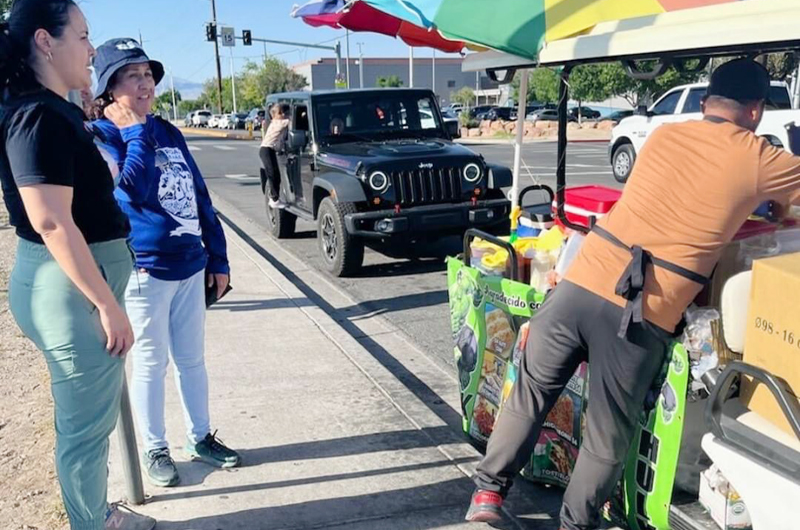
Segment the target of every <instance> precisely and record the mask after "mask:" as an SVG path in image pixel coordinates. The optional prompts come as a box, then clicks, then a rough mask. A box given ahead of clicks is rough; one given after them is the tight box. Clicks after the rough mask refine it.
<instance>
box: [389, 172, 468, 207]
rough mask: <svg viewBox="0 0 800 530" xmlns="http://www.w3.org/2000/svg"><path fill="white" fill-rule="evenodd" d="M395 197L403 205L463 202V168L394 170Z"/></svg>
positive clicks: (392, 179)
mask: <svg viewBox="0 0 800 530" xmlns="http://www.w3.org/2000/svg"><path fill="white" fill-rule="evenodd" d="M390 175H391V181H392V186H393V187H394V192H395V199H396V200H397V202H398V203H399V204H400V205H401V206H410V205H417V204H438V203H443V202H461V169H460V168H454V167H450V168H437V169H415V170H413V171H392V172H391V174H390Z"/></svg>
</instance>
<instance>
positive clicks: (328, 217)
mask: <svg viewBox="0 0 800 530" xmlns="http://www.w3.org/2000/svg"><path fill="white" fill-rule="evenodd" d="M351 213H356V205H355V204H353V203H352V202H344V203H336V202H334V201H333V199H331V198H330V197H325V198H324V199H323V200H322V203H320V205H319V213H318V215H317V244H318V246H319V253H320V256H321V257H322V263H323V265H324V267H325V270H327V271H328V272H330V273H331V274H333V275H334V276H340V277H341V276H350V275H352V274H353V273H355V272H356V271H358V270H359V269H360V268H361V264H362V263H363V262H364V242H363V241H361V240H359V239H358V238H356V237H353V236H351V235H350V234H349V233H348V232H347V227H346V226H345V221H344V217H345V215H347V214H351Z"/></svg>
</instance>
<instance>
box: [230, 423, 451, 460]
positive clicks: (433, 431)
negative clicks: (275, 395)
mask: <svg viewBox="0 0 800 530" xmlns="http://www.w3.org/2000/svg"><path fill="white" fill-rule="evenodd" d="M454 438H455V439H454ZM454 441H455V442H464V441H465V440H464V438H463V437H460V436H453V432H452V429H450V427H447V426H442V427H428V428H423V429H410V430H406V431H390V432H378V433H374V434H366V435H361V436H349V437H346V438H334V439H331V440H319V441H315V442H301V443H297V444H291V445H283V446H279V447H263V448H260V449H249V450H248V449H244V450H242V451H240V453H241V455H242V462H243V463H244V465H245V466H257V465H260V464H269V463H277V462H294V461H298V460H313V459H318V458H335V457H340V456H352V455H363V454H369V453H378V452H382V451H404V450H408V449H419V448H424V447H436V446H438V445H445V444H449V443H453V442H454Z"/></svg>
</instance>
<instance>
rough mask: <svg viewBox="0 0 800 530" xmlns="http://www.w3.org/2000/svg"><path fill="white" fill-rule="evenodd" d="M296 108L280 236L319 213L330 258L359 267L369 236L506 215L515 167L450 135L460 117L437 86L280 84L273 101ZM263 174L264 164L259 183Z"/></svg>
mask: <svg viewBox="0 0 800 530" xmlns="http://www.w3.org/2000/svg"><path fill="white" fill-rule="evenodd" d="M274 104H287V105H289V106H290V107H291V109H292V114H291V127H290V130H289V136H288V139H287V142H286V149H285V152H283V153H279V154H278V161H279V165H280V167H281V174H282V179H281V199H282V201H283V202H284V203H285V205H286V207H285V209H273V208H270V207H269V204H268V203H269V201H268V199H267V195H266V194H265V204H267V217H268V225H269V227H270V230H271V232H272V234H273V235H274V236H275V237H278V238H288V237H291V236H292V235H293V233H294V229H295V222H296V221H297V218H298V217H300V218H302V219H306V220H309V221H316V223H317V240H318V242H319V249H320V253H321V255H322V258H323V262H324V264H325V267H326V268H327V270H328V271H329V272H331V273H332V274H334V275H336V276H345V275H348V274H352V273H354V272H356V271H357V270H358V269H359V268H360V267H361V264H362V261H363V258H364V245H365V244H370V245H371V246H380V245H381V244H384V245H386V244H387V243H388V244H390V245H392V246H395V245H396V244H397V243H401V244H402V243H409V242H414V241H418V240H421V239H424V238H430V237H438V236H441V235H446V234H453V233H458V234H461V233H463V232H464V230H466V229H467V228H470V227H482V228H484V229H492V228H493V227H496V226H504V225H505V224H506V223H507V222H508V216H509V213H510V203H509V201H508V199H507V198H506V197H505V195H504V194H503V191H502V189H501V188H503V187H507V186H510V185H511V171H510V170H509V169H508V168H505V167H501V166H495V165H492V164H487V163H486V162H485V161H484V160H483V157H481V156H480V155H477V154H475V153H474V152H472V151H471V150H470V149H468V148H466V147H464V146H461V145H457V144H454V143H452V142H451V139H452V138H453V137H454V136H457V134H458V130H457V129H458V123H457V122H454V123H452V125H448V127H447V129H450V130H446V128H445V124H444V123H445V122H444V120H443V119H442V115H441V113H440V110H439V107H438V105H437V104H436V97H435V96H434V94H433V93H432V92H431V91H430V90H418V89H373V90H348V91H342V90H340V91H330V92H295V93H285V94H273V95H271V96H269V97H268V98H267V107H270V106H271V105H274ZM265 184H266V178H265V176H264V172H263V171H262V190H263V189H265Z"/></svg>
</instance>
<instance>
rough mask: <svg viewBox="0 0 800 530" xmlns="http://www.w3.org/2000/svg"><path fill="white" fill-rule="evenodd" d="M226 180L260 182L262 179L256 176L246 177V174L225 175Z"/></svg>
mask: <svg viewBox="0 0 800 530" xmlns="http://www.w3.org/2000/svg"><path fill="white" fill-rule="evenodd" d="M225 178H226V179H231V180H259V179H260V177H258V176H256V175H246V174H244V173H240V174H232V175H225Z"/></svg>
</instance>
